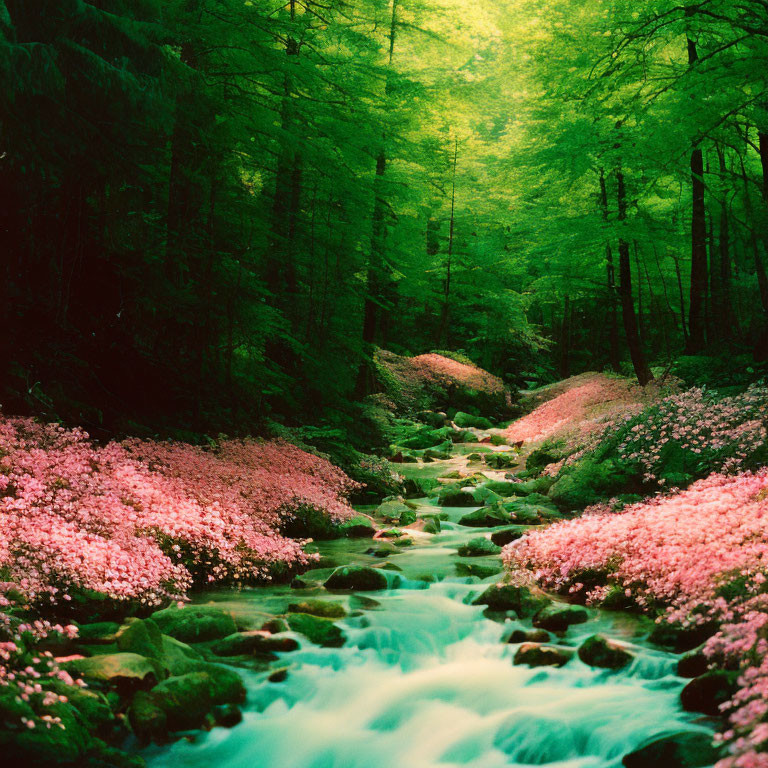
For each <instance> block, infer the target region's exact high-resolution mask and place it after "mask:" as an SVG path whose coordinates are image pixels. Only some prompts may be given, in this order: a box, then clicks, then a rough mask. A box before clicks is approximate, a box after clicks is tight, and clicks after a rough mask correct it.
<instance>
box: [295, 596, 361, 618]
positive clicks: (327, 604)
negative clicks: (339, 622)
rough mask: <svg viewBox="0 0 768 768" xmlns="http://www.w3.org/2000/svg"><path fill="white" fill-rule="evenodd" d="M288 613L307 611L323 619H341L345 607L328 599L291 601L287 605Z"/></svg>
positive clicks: (345, 613)
mask: <svg viewBox="0 0 768 768" xmlns="http://www.w3.org/2000/svg"><path fill="white" fill-rule="evenodd" d="M288 611H289V612H290V613H308V614H310V615H311V616H320V617H322V618H324V619H343V618H344V617H345V616H346V615H347V609H346V608H345V607H344V606H343V605H342V604H341V603H336V602H333V601H330V600H303V601H302V602H300V603H291V604H290V605H289V606H288Z"/></svg>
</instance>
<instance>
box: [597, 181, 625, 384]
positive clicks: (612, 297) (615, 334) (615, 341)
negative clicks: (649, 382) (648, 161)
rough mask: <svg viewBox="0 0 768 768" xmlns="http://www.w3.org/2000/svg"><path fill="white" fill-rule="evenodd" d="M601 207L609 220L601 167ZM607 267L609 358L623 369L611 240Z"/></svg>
mask: <svg viewBox="0 0 768 768" xmlns="http://www.w3.org/2000/svg"><path fill="white" fill-rule="evenodd" d="M600 207H601V208H602V212H603V221H604V222H606V223H607V222H608V188H607V186H606V183H605V172H604V171H603V169H602V168H601V169H600ZM605 269H606V278H607V287H608V360H609V362H610V364H611V368H612V370H613V371H615V372H616V373H618V372H619V371H620V370H621V357H620V355H619V319H618V314H617V312H616V296H617V293H616V267H615V266H614V263H613V249H612V248H611V243H610V240H606V242H605Z"/></svg>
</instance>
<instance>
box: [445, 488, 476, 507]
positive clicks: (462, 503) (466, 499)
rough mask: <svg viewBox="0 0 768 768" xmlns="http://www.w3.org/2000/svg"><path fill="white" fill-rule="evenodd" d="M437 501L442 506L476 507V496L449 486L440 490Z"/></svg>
mask: <svg viewBox="0 0 768 768" xmlns="http://www.w3.org/2000/svg"><path fill="white" fill-rule="evenodd" d="M437 503H438V504H439V505H440V506H441V507H476V506H477V501H476V500H475V498H474V496H473V495H472V494H471V493H469V492H467V491H464V490H461V489H460V488H453V487H447V488H443V490H442V491H440V495H439V496H438V498H437Z"/></svg>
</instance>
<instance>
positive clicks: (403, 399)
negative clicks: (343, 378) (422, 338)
mask: <svg viewBox="0 0 768 768" xmlns="http://www.w3.org/2000/svg"><path fill="white" fill-rule="evenodd" d="M376 364H377V375H378V378H379V381H380V384H381V385H382V386H383V388H384V390H385V392H386V394H387V395H388V396H389V397H390V398H391V399H392V400H393V401H394V402H395V404H396V405H397V406H399V407H400V408H404V409H406V410H410V411H418V410H424V409H436V408H437V409H449V408H451V407H453V408H456V409H459V410H462V409H470V410H471V409H475V410H477V411H478V412H481V413H483V414H484V415H486V416H498V417H499V418H503V417H504V416H505V415H507V414H509V413H510V412H511V409H512V398H511V395H510V392H509V389H508V388H507V387H506V386H505V385H504V382H503V381H502V380H501V379H500V378H499V377H498V376H494V375H493V374H491V373H489V372H488V371H486V370H483V369H482V368H480V367H478V366H477V365H475V364H474V363H473V362H472V361H471V360H469V359H468V358H465V357H463V356H461V355H456V354H451V356H450V357H448V356H447V354H442V353H437V352H431V353H428V354H424V355H417V356H416V357H401V356H400V355H396V354H394V353H392V352H388V351H386V350H378V352H377V354H376Z"/></svg>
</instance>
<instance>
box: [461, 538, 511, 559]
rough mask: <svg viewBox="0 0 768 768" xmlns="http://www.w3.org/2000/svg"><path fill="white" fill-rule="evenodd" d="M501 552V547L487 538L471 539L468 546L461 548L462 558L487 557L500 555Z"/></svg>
mask: <svg viewBox="0 0 768 768" xmlns="http://www.w3.org/2000/svg"><path fill="white" fill-rule="evenodd" d="M500 552H501V547H499V546H497V545H496V544H494V543H493V542H492V541H491V540H490V539H486V538H477V539H470V540H469V541H468V542H467V543H466V544H462V545H461V546H460V547H459V556H460V557H485V556H487V555H498V554H499V553H500Z"/></svg>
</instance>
